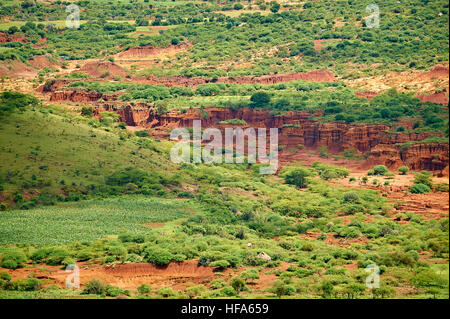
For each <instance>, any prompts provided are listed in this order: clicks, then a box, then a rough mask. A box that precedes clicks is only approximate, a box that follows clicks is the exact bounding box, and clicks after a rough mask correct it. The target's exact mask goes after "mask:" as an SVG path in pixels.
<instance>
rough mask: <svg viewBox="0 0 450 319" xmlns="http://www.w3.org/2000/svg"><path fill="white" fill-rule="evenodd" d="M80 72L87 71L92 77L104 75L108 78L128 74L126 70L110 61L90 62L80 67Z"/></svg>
mask: <svg viewBox="0 0 450 319" xmlns="http://www.w3.org/2000/svg"><path fill="white" fill-rule="evenodd" d="M79 72H85V73H86V74H87V75H89V76H92V77H103V78H108V79H112V78H114V77H116V76H120V77H125V76H126V75H127V71H126V70H124V69H123V68H121V67H120V66H118V65H117V64H115V63H113V62H109V61H102V62H88V63H86V64H85V65H83V67H82V68H81V69H79Z"/></svg>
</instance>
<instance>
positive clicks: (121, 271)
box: [2, 260, 290, 292]
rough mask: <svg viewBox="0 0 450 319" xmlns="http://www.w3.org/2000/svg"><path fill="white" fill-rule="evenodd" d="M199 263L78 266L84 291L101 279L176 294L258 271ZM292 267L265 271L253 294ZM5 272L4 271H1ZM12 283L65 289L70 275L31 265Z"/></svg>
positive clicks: (56, 268)
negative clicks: (30, 281) (35, 280)
mask: <svg viewBox="0 0 450 319" xmlns="http://www.w3.org/2000/svg"><path fill="white" fill-rule="evenodd" d="M197 263H198V261H197V260H189V261H183V262H172V263H170V264H169V265H167V266H163V267H162V266H155V265H153V264H150V263H128V264H116V265H115V266H109V267H108V266H104V265H99V264H94V263H92V262H80V263H77V265H78V267H79V268H80V286H81V288H83V287H84V286H85V285H86V284H87V283H88V282H89V281H90V280H92V279H99V280H102V281H104V282H106V283H108V284H110V285H113V286H116V287H119V288H122V289H130V290H136V289H137V287H139V286H140V285H142V284H147V285H150V286H151V287H152V288H154V289H159V288H162V287H171V288H172V289H176V290H180V289H181V290H184V289H186V288H187V287H188V286H189V285H192V284H195V285H199V284H203V285H205V286H209V283H210V282H211V281H212V280H214V279H223V280H225V281H228V279H230V278H232V277H234V276H236V275H238V274H239V273H241V272H242V271H244V270H245V269H249V268H256V267H241V268H238V269H236V270H233V269H227V270H225V271H224V272H216V271H215V269H214V268H212V267H204V266H198V265H197ZM289 265H290V264H289V263H282V264H281V266H280V267H277V268H263V269H262V270H261V271H260V279H256V280H255V281H254V283H252V284H250V286H251V289H252V290H253V292H258V291H263V290H264V289H266V288H268V287H270V286H272V284H273V281H275V280H277V279H278V277H277V276H276V275H275V274H274V273H273V272H272V273H269V274H268V273H267V272H270V271H271V270H272V271H273V270H276V269H280V270H286V269H287V268H288V267H289ZM2 270H3V269H2ZM5 271H8V272H9V273H10V274H11V276H12V277H13V280H18V279H25V278H28V277H29V276H34V277H35V278H38V279H42V280H46V281H47V283H46V284H45V286H49V285H57V286H59V287H61V288H63V287H65V281H66V279H67V277H68V275H69V274H70V272H66V271H65V269H62V268H61V266H47V265H28V266H27V267H24V268H18V269H15V270H7V269H5Z"/></svg>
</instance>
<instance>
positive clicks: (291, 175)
mask: <svg viewBox="0 0 450 319" xmlns="http://www.w3.org/2000/svg"><path fill="white" fill-rule="evenodd" d="M279 175H280V176H281V177H283V178H284V180H285V182H286V183H287V184H291V185H295V186H297V187H299V188H305V187H306V186H307V177H308V176H311V175H312V173H311V171H310V170H309V169H307V168H305V167H285V168H283V169H281V172H280V174H279Z"/></svg>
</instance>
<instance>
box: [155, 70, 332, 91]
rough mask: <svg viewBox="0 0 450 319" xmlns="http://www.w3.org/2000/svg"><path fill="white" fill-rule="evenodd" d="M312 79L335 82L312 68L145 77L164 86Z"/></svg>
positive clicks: (329, 74) (328, 74) (326, 72)
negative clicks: (260, 73) (251, 73)
mask: <svg viewBox="0 0 450 319" xmlns="http://www.w3.org/2000/svg"><path fill="white" fill-rule="evenodd" d="M298 80H303V81H314V82H335V81H337V79H336V78H335V77H334V75H333V74H332V73H331V72H329V71H326V70H314V71H310V72H300V73H290V74H273V75H263V76H257V77H256V76H237V77H219V78H218V79H216V80H213V79H207V78H201V77H186V76H169V77H158V78H157V77H154V76H149V77H147V81H148V82H147V83H149V84H163V85H165V86H169V87H170V86H175V85H177V86H197V85H199V84H206V83H236V84H253V83H259V84H276V83H281V82H289V81H298Z"/></svg>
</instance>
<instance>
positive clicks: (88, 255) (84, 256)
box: [77, 250, 92, 261]
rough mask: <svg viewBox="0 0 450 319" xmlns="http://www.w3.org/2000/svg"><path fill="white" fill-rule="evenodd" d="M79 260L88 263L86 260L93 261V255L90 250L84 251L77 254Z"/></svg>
mask: <svg viewBox="0 0 450 319" xmlns="http://www.w3.org/2000/svg"><path fill="white" fill-rule="evenodd" d="M77 259H78V260H79V261H86V260H89V259H92V254H91V252H90V251H88V250H82V251H80V252H79V253H78V254H77Z"/></svg>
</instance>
